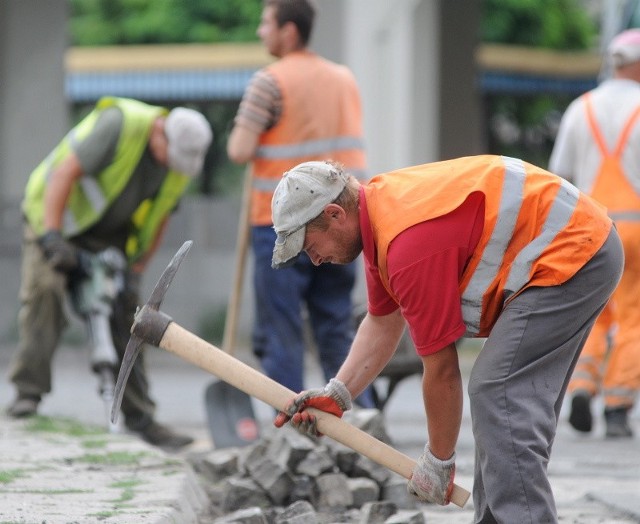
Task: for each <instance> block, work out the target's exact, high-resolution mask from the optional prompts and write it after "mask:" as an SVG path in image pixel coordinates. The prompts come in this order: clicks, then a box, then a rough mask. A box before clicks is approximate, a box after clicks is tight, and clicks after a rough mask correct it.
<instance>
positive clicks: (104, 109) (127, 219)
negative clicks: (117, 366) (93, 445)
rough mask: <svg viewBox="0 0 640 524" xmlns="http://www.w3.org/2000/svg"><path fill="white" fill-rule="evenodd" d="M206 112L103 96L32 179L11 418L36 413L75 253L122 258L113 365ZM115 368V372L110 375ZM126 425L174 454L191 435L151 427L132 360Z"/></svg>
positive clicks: (200, 151) (202, 145) (198, 145)
mask: <svg viewBox="0 0 640 524" xmlns="http://www.w3.org/2000/svg"><path fill="white" fill-rule="evenodd" d="M212 136H213V135H212V131H211V128H210V126H209V124H208V123H207V121H206V119H205V118H204V116H202V115H201V114H200V113H198V112H196V111H194V110H192V109H187V108H182V107H179V108H176V109H173V110H172V111H171V112H169V111H168V110H166V109H165V108H162V107H156V106H150V105H147V104H144V103H142V102H139V101H137V100H130V99H123V98H103V99H101V100H100V101H99V102H98V104H97V105H96V107H95V108H94V110H93V111H92V112H91V113H90V114H89V115H88V116H87V117H85V118H84V119H83V120H82V121H81V122H80V123H79V124H78V125H77V126H76V127H74V128H73V129H72V130H71V131H70V132H69V133H68V134H67V135H66V137H65V138H64V139H63V140H62V141H61V142H60V144H59V145H58V146H57V147H56V148H55V149H54V150H53V151H52V152H51V153H50V154H49V155H48V156H47V158H46V159H45V160H44V161H43V162H42V163H41V164H40V165H39V166H38V167H37V168H36V169H35V170H34V171H33V173H31V176H30V177H29V181H28V184H27V188H26V194H25V198H24V201H23V204H22V210H23V214H24V219H25V223H24V237H23V246H22V248H23V259H22V283H21V288H20V300H21V309H20V314H19V329H20V344H19V350H18V352H17V353H16V355H15V357H14V359H13V363H12V368H11V372H10V378H11V381H12V382H13V383H14V384H15V386H16V389H17V393H18V394H17V398H16V400H15V401H14V403H13V404H12V405H11V406H10V407H9V409H8V413H9V414H10V415H11V416H13V417H27V416H32V415H35V414H36V412H37V410H38V404H39V403H40V401H41V399H42V396H43V395H44V394H45V393H48V392H50V391H51V361H52V358H53V354H54V352H55V350H56V347H57V345H58V342H59V340H60V336H61V333H62V331H63V329H64V328H65V326H66V318H65V313H64V299H65V295H66V292H67V290H68V289H69V285H70V284H71V283H72V282H70V279H71V278H73V277H72V274H73V271H74V270H75V269H76V268H77V266H78V249H83V250H87V251H89V252H93V253H97V252H100V251H102V250H104V249H106V248H108V247H115V248H118V249H119V250H120V251H121V252H122V253H124V254H125V255H126V258H127V260H128V267H127V270H126V275H125V286H124V290H123V291H122V292H121V293H120V295H119V296H118V297H116V303H115V304H114V306H113V308H112V310H113V314H112V316H111V335H112V338H113V342H114V346H115V348H116V351H117V352H118V356H119V359H120V362H121V360H122V356H123V355H124V351H125V347H126V344H127V341H128V339H129V334H130V328H131V325H132V324H133V320H134V314H135V311H136V307H137V306H138V304H139V291H140V281H141V278H142V273H143V271H144V269H145V267H146V265H147V262H148V261H149V260H150V258H151V257H152V255H153V254H154V252H155V251H156V248H157V247H158V245H159V243H160V241H161V238H162V234H163V232H164V230H165V227H166V225H167V221H168V218H169V215H170V214H171V213H172V211H173V210H174V209H175V208H176V206H177V204H178V202H179V200H180V198H181V196H182V195H183V193H184V191H185V189H186V188H187V187H188V185H189V183H190V181H191V180H192V179H193V177H195V176H196V175H198V174H199V173H200V171H201V170H202V165H203V161H204V156H205V154H206V152H207V150H208V148H209V145H210V143H211V140H212ZM115 371H116V372H117V370H115ZM122 411H123V413H124V415H125V425H126V427H127V428H128V429H129V430H131V431H132V432H134V433H136V434H138V435H140V436H141V437H142V438H143V439H144V440H146V441H147V442H149V443H151V444H154V445H157V446H161V447H166V448H174V449H175V448H180V447H183V446H185V445H187V444H190V443H191V442H192V440H193V439H192V438H191V437H188V436H186V435H180V434H178V433H175V432H173V431H172V430H170V429H169V428H167V427H165V426H163V425H161V424H159V423H157V422H155V420H154V411H155V404H154V402H153V401H152V399H151V398H150V397H149V386H148V383H147V378H146V372H145V369H144V364H143V361H142V360H140V359H138V360H137V361H136V364H135V367H134V369H133V373H132V374H131V378H130V379H129V381H128V382H127V386H126V389H125V392H124V400H123V402H122Z"/></svg>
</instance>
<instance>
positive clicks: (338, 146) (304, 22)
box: [227, 0, 373, 407]
mask: <svg viewBox="0 0 640 524" xmlns="http://www.w3.org/2000/svg"><path fill="white" fill-rule="evenodd" d="M314 16H315V8H314V5H313V3H312V1H311V0H266V1H265V3H264V8H263V11H262V18H261V22H260V26H259V27H258V31H257V33H258V36H259V37H260V39H261V40H262V42H263V44H264V45H265V47H266V48H267V50H268V51H269V53H270V54H271V55H273V56H275V57H276V58H278V59H279V60H278V61H276V62H275V63H273V64H271V65H269V66H267V67H266V68H264V69H262V70H260V71H258V72H257V73H256V74H255V75H254V77H253V78H252V80H251V83H250V84H249V86H248V88H247V90H246V92H245V94H244V96H243V99H242V102H241V104H240V108H239V110H238V114H237V116H236V118H235V125H234V127H233V130H232V132H231V136H230V137H229V141H228V145H227V152H228V155H229V158H230V159H231V160H232V161H233V162H236V163H244V162H248V161H251V162H252V165H251V169H252V179H253V186H252V195H251V214H250V223H251V241H252V247H253V253H254V261H255V268H254V291H255V299H256V325H255V328H254V335H253V346H254V348H253V349H254V352H255V354H256V356H257V357H258V358H259V359H260V362H261V365H262V367H263V369H264V371H265V372H266V374H267V375H268V376H269V377H270V378H272V379H274V380H275V381H277V382H279V383H280V384H282V385H284V386H286V387H288V388H289V389H292V390H293V391H296V392H297V391H301V390H302V389H303V385H304V384H303V382H304V379H303V368H304V337H303V323H304V322H303V316H302V307H303V305H304V304H306V307H307V311H308V314H309V319H310V323H311V327H312V331H313V335H314V337H315V340H316V342H317V347H318V353H319V359H320V363H321V366H322V370H323V372H324V375H325V377H326V378H327V380H328V378H330V377H332V376H333V375H335V373H336V371H337V370H338V368H339V367H340V364H341V363H342V361H343V360H344V358H345V357H346V355H347V353H348V351H349V346H350V344H351V341H352V339H353V325H352V314H351V311H352V301H351V293H352V291H353V288H354V285H355V278H356V267H355V264H347V265H344V266H339V267H338V266H332V267H331V266H325V267H321V268H315V267H314V266H313V264H312V263H311V261H310V260H309V259H308V258H307V257H301V258H300V259H299V260H298V261H296V263H295V264H294V265H292V267H290V268H288V269H287V270H285V271H274V270H273V269H272V268H271V254H272V251H273V245H274V242H275V240H276V234H275V232H274V231H273V227H272V226H273V222H272V221H271V198H272V196H273V191H274V189H275V187H276V185H277V183H278V181H279V180H280V178H281V177H282V173H284V172H285V171H287V170H288V169H291V168H292V167H293V166H295V165H296V164H298V163H299V162H301V161H304V160H314V159H324V158H331V159H334V160H337V161H339V162H341V163H343V164H344V165H346V166H347V167H348V168H349V170H350V171H351V172H352V173H354V174H356V175H357V176H359V177H363V176H364V170H365V154H364V149H363V140H362V117H361V108H360V96H359V92H358V87H357V85H356V82H355V79H354V78H353V75H352V74H351V72H350V71H349V70H348V69H347V68H346V67H345V66H342V65H338V64H335V63H333V62H330V61H328V60H326V59H324V58H321V57H320V56H318V55H316V54H315V53H313V52H311V51H310V50H309V49H308V48H307V45H308V42H309V38H310V36H311V30H312V28H313V21H314ZM359 402H360V403H361V404H362V405H363V406H365V407H372V406H373V399H372V396H371V391H367V392H366V394H365V395H363V398H361V399H359Z"/></svg>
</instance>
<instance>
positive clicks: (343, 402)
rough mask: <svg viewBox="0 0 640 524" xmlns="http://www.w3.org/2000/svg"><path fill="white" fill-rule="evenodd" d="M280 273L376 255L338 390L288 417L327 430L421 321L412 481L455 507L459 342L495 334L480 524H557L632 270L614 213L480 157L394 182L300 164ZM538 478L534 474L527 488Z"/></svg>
mask: <svg viewBox="0 0 640 524" xmlns="http://www.w3.org/2000/svg"><path fill="white" fill-rule="evenodd" d="M272 213H273V223H274V228H275V231H276V233H277V234H278V240H277V242H276V244H275V248H274V251H273V265H274V266H275V267H278V266H280V265H281V264H286V263H287V262H289V261H290V260H291V259H295V257H296V256H298V254H299V253H300V252H302V251H305V252H306V254H307V255H308V256H309V257H310V258H311V260H312V261H313V263H314V264H317V265H320V264H324V263H332V264H345V263H349V262H351V261H352V260H354V259H355V258H356V257H358V256H359V255H360V253H363V255H364V263H365V272H366V277H367V294H368V313H367V315H366V317H365V318H364V319H363V321H362V323H361V324H360V327H359V329H358V331H357V333H356V336H355V339H354V341H353V344H352V346H351V349H350V351H349V355H348V356H347V358H346V360H345V362H344V363H343V365H342V366H341V368H340V370H339V371H338V373H337V374H336V376H335V377H333V378H332V379H331V380H330V381H329V383H328V384H327V385H326V386H325V387H324V388H321V389H312V390H308V391H305V392H302V393H301V394H298V395H296V396H295V397H294V398H292V399H291V402H290V403H289V404H288V406H287V408H286V409H285V411H283V412H281V413H279V414H278V416H277V417H276V420H275V425H276V426H282V425H283V424H285V423H286V422H287V421H291V423H292V424H293V425H294V426H295V427H297V428H298V429H299V430H301V431H304V432H307V433H310V434H314V435H317V434H318V433H317V427H316V419H315V417H314V416H313V414H312V413H311V412H309V411H307V410H306V408H307V407H315V408H318V409H321V410H323V411H326V412H329V413H333V414H335V415H337V416H341V415H342V413H343V412H344V411H345V410H347V409H349V408H350V407H351V399H352V398H353V397H355V396H357V395H358V394H359V393H360V392H361V391H362V390H363V389H364V388H365V387H367V385H368V384H370V383H371V382H372V381H373V380H374V379H375V378H376V376H377V375H378V373H380V371H381V370H382V369H383V368H384V366H385V364H386V363H387V362H388V361H389V359H390V358H391V356H392V354H393V352H394V350H395V348H396V346H397V344H398V341H399V340H400V337H401V335H402V333H403V330H404V327H405V323H406V324H408V326H409V332H410V333H411V337H412V339H413V342H414V344H415V347H416V350H417V352H418V354H419V355H420V357H421V359H422V363H423V369H424V370H423V379H422V392H423V401H424V406H425V411H426V418H427V422H426V426H427V432H428V437H429V440H428V442H427V444H426V446H425V448H424V452H423V454H422V455H421V457H420V458H419V460H418V461H417V465H416V467H415V468H414V470H413V475H412V477H411V479H410V481H409V483H408V488H409V490H410V492H412V493H413V494H415V495H417V497H418V498H419V499H421V500H424V501H428V502H432V503H436V504H447V503H448V502H449V500H450V496H451V492H452V489H453V480H454V475H455V460H456V454H455V447H456V442H457V439H458V433H459V431H460V425H461V419H462V405H463V388H462V378H461V373H460V369H459V364H458V354H457V351H456V341H457V340H458V339H459V338H460V337H462V336H475V337H487V340H486V342H485V344H484V346H483V348H482V350H481V351H480V353H479V354H478V356H477V359H476V362H475V365H474V367H473V370H472V371H471V376H470V381H469V389H468V390H469V398H470V408H471V417H472V427H473V434H474V437H475V444H476V462H475V478H474V485H473V498H474V508H475V522H520V521H526V522H557V514H556V513H557V512H556V507H555V502H554V497H553V493H552V490H551V486H550V484H549V480H548V478H547V464H548V461H549V456H550V453H551V448H552V445H553V441H554V437H555V433H556V428H557V422H558V417H559V415H560V408H561V405H562V399H563V396H564V393H565V390H566V387H567V385H568V383H569V379H570V376H571V372H572V371H573V368H574V365H575V363H576V361H577V359H578V355H579V353H580V350H581V349H582V345H583V344H584V341H585V340H586V338H587V335H588V333H589V331H590V329H591V327H592V325H593V323H594V322H595V319H596V317H597V316H598V315H599V313H600V311H602V309H603V308H604V306H605V304H606V303H607V301H608V299H609V296H610V295H611V293H612V292H613V290H614V289H615V287H616V285H617V282H618V280H619V278H620V275H621V273H622V265H623V253H622V246H621V243H620V239H619V237H618V234H617V232H616V231H615V228H613V227H612V222H611V219H610V218H609V217H607V214H606V211H605V209H604V207H603V206H601V205H600V204H598V203H597V202H595V201H594V200H593V199H591V198H590V197H588V196H587V195H585V194H583V193H580V192H579V191H578V190H577V189H576V188H575V187H574V186H572V185H571V184H570V183H569V182H567V181H566V180H563V179H562V178H560V177H558V176H555V175H553V174H551V173H549V172H547V171H545V170H543V169H540V168H538V167H535V166H533V165H531V164H527V163H525V162H523V161H521V160H518V159H514V158H507V157H500V156H490V155H486V156H476V157H467V158H459V159H454V160H448V161H444V162H438V163H433V164H425V165H421V166H415V167H409V168H405V169H400V170H397V171H392V172H390V173H385V174H382V175H378V176H376V177H374V178H372V179H371V181H370V182H369V183H368V184H366V185H361V184H360V183H358V181H357V180H356V179H355V178H354V177H353V176H350V175H349V174H348V173H347V172H345V171H344V170H343V169H342V168H341V166H339V165H337V164H332V163H327V162H305V163H303V164H300V165H298V166H297V167H295V168H294V169H292V170H290V171H289V172H288V173H286V174H285V175H284V177H283V179H282V181H281V182H280V184H278V188H277V189H276V192H275V194H274V197H273V204H272ZM523 479H526V482H523Z"/></svg>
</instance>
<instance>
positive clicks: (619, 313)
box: [549, 29, 640, 438]
mask: <svg viewBox="0 0 640 524" xmlns="http://www.w3.org/2000/svg"><path fill="white" fill-rule="evenodd" d="M608 58H609V59H610V60H611V61H612V64H613V78H611V79H608V80H605V81H604V82H603V83H602V84H600V85H599V86H598V87H597V88H595V89H593V90H592V91H590V92H588V93H586V94H584V95H583V96H581V97H579V98H578V99H577V100H574V101H573V102H572V103H571V105H570V106H569V108H568V109H567V111H566V112H565V114H564V115H563V117H562V121H561V123H560V129H559V131H558V136H557V138H556V142H555V145H554V148H553V152H552V154H551V158H550V162H549V166H550V167H549V169H550V170H551V171H553V172H554V173H557V174H558V175H560V176H563V177H565V178H566V179H567V180H569V181H570V182H573V183H574V184H575V185H576V186H577V187H578V188H579V189H580V190H581V191H584V192H585V193H587V194H589V195H591V196H592V197H593V198H595V199H596V200H598V201H599V202H601V203H602V204H604V205H605V206H606V207H607V210H608V213H609V216H610V217H611V218H612V219H613V220H614V222H615V223H616V227H617V229H618V233H619V234H620V238H621V239H622V245H623V246H624V254H625V268H624V272H623V274H622V279H621V280H620V285H619V286H618V288H617V289H616V291H615V293H614V294H613V297H612V299H611V302H610V304H609V306H608V307H607V309H606V310H605V311H604V312H603V314H602V315H601V316H600V318H599V319H598V321H597V322H596V325H595V327H594V329H593V331H592V334H591V336H590V337H589V340H587V343H586V345H585V347H584V350H583V351H582V355H581V356H580V360H579V361H578V364H577V366H576V370H575V373H574V375H573V378H572V380H571V382H570V383H569V392H570V393H571V394H572V401H571V412H570V415H569V422H570V423H571V425H572V426H573V427H574V428H575V429H577V430H578V431H582V432H589V431H591V428H592V413H591V399H592V398H593V397H594V396H595V395H597V394H598V393H602V395H603V397H604V419H605V423H606V436H607V437H610V438H616V437H622V438H624V437H627V438H628V437H632V436H633V432H632V429H631V426H630V425H629V413H630V411H631V410H632V408H633V406H634V402H635V398H636V396H637V393H638V390H639V389H640V298H639V297H640V120H639V119H640V29H631V30H628V31H625V32H623V33H621V34H619V35H618V36H616V37H615V38H614V39H613V40H612V41H611V44H610V45H609V48H608Z"/></svg>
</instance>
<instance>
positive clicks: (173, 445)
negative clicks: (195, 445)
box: [136, 422, 193, 450]
mask: <svg viewBox="0 0 640 524" xmlns="http://www.w3.org/2000/svg"><path fill="white" fill-rule="evenodd" d="M136 433H137V434H138V435H140V437H142V440H144V441H145V442H148V443H149V444H153V445H154V446H158V447H160V448H168V449H171V450H177V449H180V448H182V447H184V446H188V445H189V444H191V443H192V442H193V439H192V438H191V437H189V436H187V435H180V434H179V433H175V432H173V431H172V430H171V429H169V428H168V427H166V426H163V425H162V424H158V423H157V422H150V423H149V424H148V425H146V426H145V427H144V428H143V429H140V430H137V431H136Z"/></svg>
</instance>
